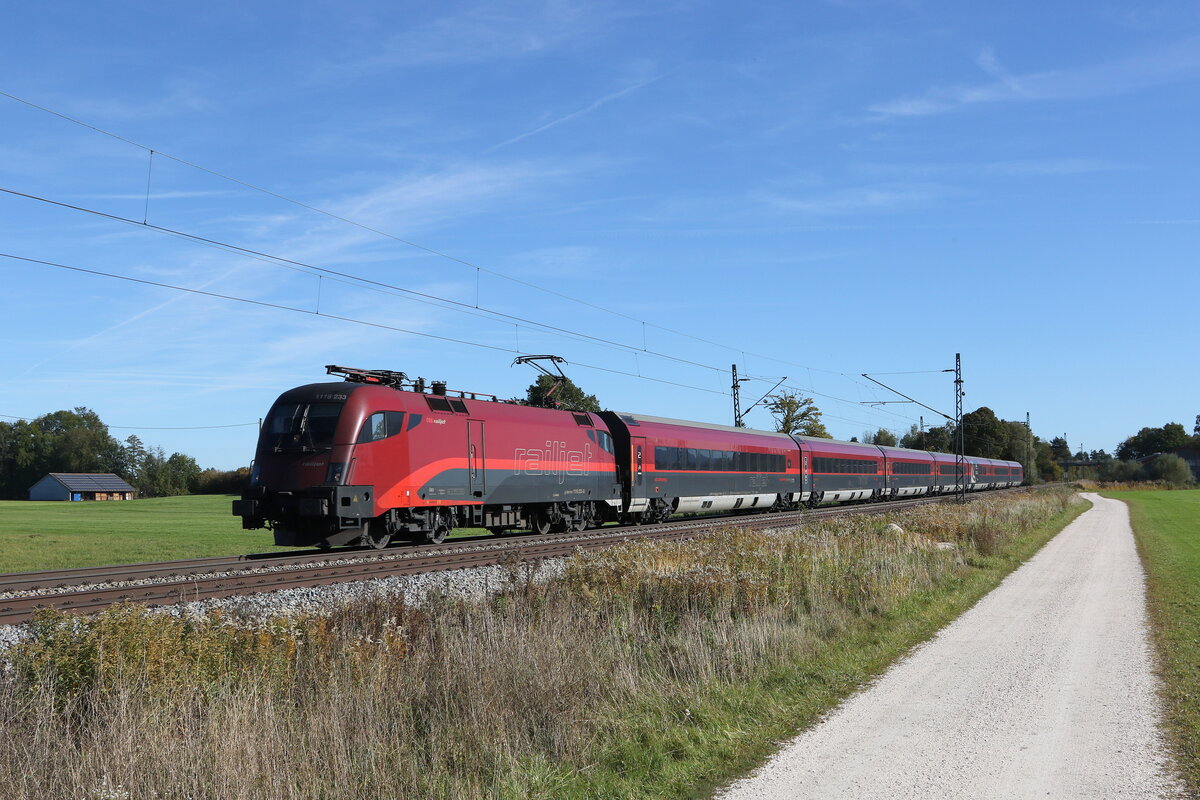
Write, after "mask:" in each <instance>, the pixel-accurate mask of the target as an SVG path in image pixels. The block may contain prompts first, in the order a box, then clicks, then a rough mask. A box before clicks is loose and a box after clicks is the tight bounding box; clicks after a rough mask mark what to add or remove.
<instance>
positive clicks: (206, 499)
mask: <svg viewBox="0 0 1200 800" xmlns="http://www.w3.org/2000/svg"><path fill="white" fill-rule="evenodd" d="M235 499H237V498H236V497H234V496H233V495H204V494H198V495H186V496H183V497H151V498H145V499H140V500H122V501H111V502H85V503H66V502H34V501H29V500H0V572H30V571H33V570H42V569H68V568H71V567H98V566H107V565H109V564H136V563H141V562H145V561H168V560H172V559H181V558H203V557H206V556H236V555H241V554H243V553H274V552H280V553H283V552H289V551H295V550H299V549H309V548H295V547H276V546H275V544H274V539H273V538H272V536H271V532H270V531H268V530H265V529H263V530H256V531H247V530H242V520H241V518H240V517H235V516H233V513H232V511H231V507H230V504H231V502H232V501H233V500H235ZM485 533H486V531H484V530H482V529H479V528H463V529H460V530H456V531H455V532H454V534H453V535H452V536H451V538H455V537H459V536H479V535H482V534H485Z"/></svg>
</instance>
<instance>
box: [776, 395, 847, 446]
mask: <svg viewBox="0 0 1200 800" xmlns="http://www.w3.org/2000/svg"><path fill="white" fill-rule="evenodd" d="M766 407H767V410H768V411H770V412H771V416H773V417H775V430H777V431H779V432H780V433H795V434H797V435H800V436H818V437H820V438H822V439H832V438H833V437H832V436H830V435H829V431H827V430H825V425H824V424H823V423H822V422H821V409H819V408H817V406H816V404H814V403H813V399H812V398H811V397H802V396H801V395H798V394H795V393H794V392H782V393H780V394H775V395H771V396H770V397H768V398H767V402H766Z"/></svg>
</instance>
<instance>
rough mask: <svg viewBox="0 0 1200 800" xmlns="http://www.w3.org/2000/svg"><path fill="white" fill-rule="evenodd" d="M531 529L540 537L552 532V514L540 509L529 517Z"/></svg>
mask: <svg viewBox="0 0 1200 800" xmlns="http://www.w3.org/2000/svg"><path fill="white" fill-rule="evenodd" d="M529 529H530V530H531V531H533V532H534V533H536V534H537V535H538V536H545V535H546V534H547V533H549V532H550V513H549V512H548V511H546V510H545V509H543V508H539V509H537V510H536V511H534V512H533V514H532V515H531V516H530V517H529Z"/></svg>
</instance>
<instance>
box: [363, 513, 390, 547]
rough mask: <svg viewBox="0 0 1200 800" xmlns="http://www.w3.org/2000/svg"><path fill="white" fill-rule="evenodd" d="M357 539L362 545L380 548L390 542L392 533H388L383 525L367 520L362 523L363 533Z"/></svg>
mask: <svg viewBox="0 0 1200 800" xmlns="http://www.w3.org/2000/svg"><path fill="white" fill-rule="evenodd" d="M359 541H360V542H361V543H362V544H364V545H370V546H371V547H374V548H375V549H376V550H382V549H384V548H385V547H387V546H388V545H389V544H391V542H392V535H391V534H390V533H388V531H387V528H385V527H384V526H382V525H380V526H374V525H372V524H371V521H370V520H368V521H366V522H364V523H363V534H362V537H361V538H360V539H359Z"/></svg>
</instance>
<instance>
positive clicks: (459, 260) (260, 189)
mask: <svg viewBox="0 0 1200 800" xmlns="http://www.w3.org/2000/svg"><path fill="white" fill-rule="evenodd" d="M0 97H6V98H8V99H9V100H12V101H14V102H16V103H20V104H22V105H25V106H27V107H29V108H33V109H36V110H37V111H41V112H43V113H45V114H50V115H52V116H55V117H58V118H59V119H62V120H65V121H67V122H70V123H72V124H74V125H78V126H81V127H83V128H86V129H88V130H91V131H93V132H95V133H99V134H101V135H104V136H107V137H110V138H112V139H115V140H117V141H120V142H123V143H125V144H128V145H130V146H132V147H136V148H139V149H141V150H144V151H146V152H147V153H150V154H151V157H153V156H154V155H157V156H159V157H160V158H167V159H170V160H171V161H174V162H176V163H178V164H181V165H183V166H186V167H189V168H191V169H195V170H199V171H201V172H204V173H207V174H209V175H212V176H213V177H216V178H220V179H221V180H225V181H229V182H230V183H233V184H236V185H238V186H242V187H244V188H246V189H250V190H251V191H255V192H260V193H262V194H265V195H267V196H269V197H273V198H275V199H277V200H280V201H282V202H285V203H289V204H291V205H294V206H297V207H298V208H303V209H305V210H308V211H311V212H313V213H315V214H320V215H322V216H325V217H328V218H329V219H334V220H337V221H339V222H342V223H345V224H347V225H351V226H354V227H356V228H359V229H360V230H364V231H368V232H370V233H373V234H376V235H377V236H382V237H384V238H387V239H390V240H392V241H395V242H398V243H400V244H403V245H406V246H408V247H412V248H414V249H417V250H420V251H422V252H425V253H428V254H430V255H433V256H436V257H438V258H444V259H447V260H449V261H452V262H454V263H457V264H461V265H463V266H465V267H468V268H470V269H474V270H476V273H477V275H478V273H479V272H486V273H488V274H489V275H493V276H495V277H497V278H500V279H502V280H506V281H511V282H513V283H516V284H518V285H521V286H525V287H527V288H531V289H535V290H537V291H540V292H544V293H546V294H550V295H553V296H555V297H559V298H561V299H564V300H568V301H570V302H573V303H577V304H580V305H583V306H586V307H588V308H592V309H595V310H597V311H601V312H603V313H606V314H611V315H613V316H616V317H620V318H622V319H626V320H630V321H632V322H637V323H641V324H642V325H643V326H647V325H648V326H650V327H653V328H655V329H657V330H661V331H664V332H666V333H671V334H674V335H676V336H682V337H684V338H687V339H691V340H693V341H696V342H701V343H704V344H708V345H711V346H713V347H720V348H723V349H725V350H728V351H731V352H735V353H738V352H740V353H742V355H743V358H744V357H745V355H746V354H749V355H752V356H754V357H755V358H763V359H767V360H770V361H774V362H776V363H779V364H787V365H790V366H794V367H798V368H800V369H809V370H816V371H817V372H823V373H826V374H830V375H838V376H841V377H844V378H847V379H849V380H851V381H853V380H854V378H853V377H852V376H850V375H848V374H847V373H844V372H839V371H837V370H828V369H822V368H820V367H812V366H808V365H805V364H799V363H796V362H794V361H790V360H787V359H782V358H778V357H776V356H769V355H765V354H761V353H755V352H751V351H747V350H745V349H744V348H741V347H738V346H735V345H729V344H725V343H724V342H716V341H713V340H711V339H707V338H705V337H702V336H696V335H695V334H690V333H686V332H684V331H680V330H677V329H675V328H670V327H667V326H665V325H661V324H659V323H656V322H652V321H648V320H644V319H640V318H638V317H634V316H632V315H630V314H626V313H624V312H621V311H617V310H614V309H611V308H608V307H606V306H602V305H599V304H597V303H593V302H591V301H588V300H584V299H582V298H578V297H574V296H572V295H568V294H566V293H565V292H560V291H558V290H556V289H551V288H549V287H546V286H542V285H540V284H536V283H533V282H532V281H526V280H524V279H522V278H516V277H514V276H512V275H508V274H507V273H504V272H501V271H499V270H495V269H491V268H490V267H486V266H483V265H480V264H476V263H474V262H472V261H468V260H467V259H464V258H460V257H458V256H454V255H451V254H449V253H445V252H443V251H440V250H437V249H435V248H432V247H429V246H427V245H423V244H421V243H419V242H415V241H412V240H410V239H405V238H403V237H400V236H396V235H395V234H392V233H388V232H387V231H383V230H380V229H379V228H375V227H373V226H371V225H367V224H365V223H362V222H359V221H357V220H354V219H350V218H349V217H345V216H343V215H340V214H336V213H334V212H332V211H328V210H326V209H322V208H319V207H317V206H314V205H311V204H309V203H305V202H303V201H301V200H296V199H295V198H292V197H288V196H287V195H284V194H280V193H279V192H275V191H273V190H271V189H267V188H265V187H262V186H258V185H256V184H253V183H250V182H248V181H245V180H242V179H240V178H235V177H233V176H231V175H227V174H225V173H223V172H220V171H218V170H216V169H213V168H211V167H206V166H204V165H202V164H197V163H195V162H192V161H188V160H187V159H184V158H181V157H179V156H175V155H172V154H170V153H166V152H163V151H162V150H159V149H156V148H152V147H150V146H149V145H145V144H142V143H140V142H137V141H134V140H133V139H129V138H128V137H125V136H121V135H120V134H117V133H113V132H112V131H109V130H106V129H104V128H101V127H99V126H97V125H93V124H91V123H89V122H85V121H83V120H81V119H78V118H76V117H73V116H71V115H69V114H66V113H63V112H61V111H57V110H55V109H52V108H49V107H47V106H44V105H40V104H38V103H35V102H33V101H31V100H27V99H25V98H23V97H19V96H17V95H14V94H11V93H9V92H4V91H0ZM148 196H149V193H148V192H147V197H148ZM705 366H707V365H705Z"/></svg>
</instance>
